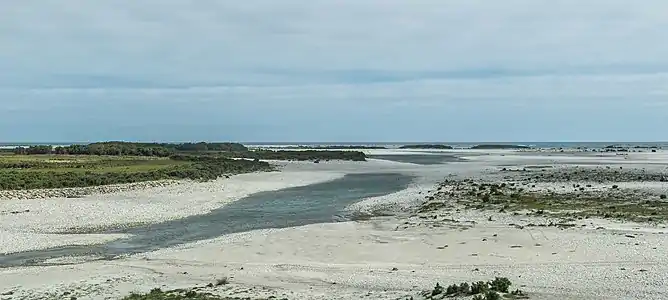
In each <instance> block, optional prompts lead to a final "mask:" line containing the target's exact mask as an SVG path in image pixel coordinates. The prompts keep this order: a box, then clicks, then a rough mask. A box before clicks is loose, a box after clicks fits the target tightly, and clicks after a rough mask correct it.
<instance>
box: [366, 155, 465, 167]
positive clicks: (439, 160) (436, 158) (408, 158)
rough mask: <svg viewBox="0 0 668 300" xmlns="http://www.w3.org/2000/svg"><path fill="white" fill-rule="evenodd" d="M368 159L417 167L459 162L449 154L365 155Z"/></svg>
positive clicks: (459, 159) (458, 159)
mask: <svg viewBox="0 0 668 300" xmlns="http://www.w3.org/2000/svg"><path fill="white" fill-rule="evenodd" d="M367 156H368V157H369V158H375V159H383V160H390V161H396V162H402V163H413V164H418V165H438V164H444V163H448V162H453V161H461V160H462V159H461V158H458V157H457V156H454V155H450V154H428V155H424V154H402V155H389V154H388V155H367Z"/></svg>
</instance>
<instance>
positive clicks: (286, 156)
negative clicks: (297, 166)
mask: <svg viewBox="0 0 668 300" xmlns="http://www.w3.org/2000/svg"><path fill="white" fill-rule="evenodd" d="M234 156H235V157H239V158H252V159H271V160H314V161H315V160H352V161H366V155H365V154H364V153H363V152H359V151H330V150H327V151H323V150H255V151H247V152H237V153H234Z"/></svg>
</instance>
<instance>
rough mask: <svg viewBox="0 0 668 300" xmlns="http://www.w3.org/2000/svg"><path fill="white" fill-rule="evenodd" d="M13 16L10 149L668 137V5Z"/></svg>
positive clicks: (4, 101) (377, 5)
mask: <svg viewBox="0 0 668 300" xmlns="http://www.w3.org/2000/svg"><path fill="white" fill-rule="evenodd" d="M0 6H1V7H0V142H32V141H50V142H73V141H77V142H84V141H102V140H126V141H240V142H252V141H254V142H336V141H339V142H344V141H345V142H367V141H375V142H394V141H412V142H429V141H438V142H448V141H451V142H454V141H457V142H476V141H487V142H491V141H497V142H504V141H667V140H668V130H666V128H668V43H666V42H665V41H666V37H668V1H665V0H644V1H632V0H624V1H622V0H588V1H581V0H577V1H576V0H560V1H553V0H504V1H489V0H484V1H483V0H457V1H455V0H411V1H408V0H402V1H399V0H308V1H307V0H281V1H276V0H243V1H241V0H198V1H190V0H142V1H136V0H96V1H90V0H68V1H61V0H22V1H8V2H6V3H4V4H2V5H0Z"/></svg>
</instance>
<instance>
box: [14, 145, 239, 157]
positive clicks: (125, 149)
mask: <svg viewBox="0 0 668 300" xmlns="http://www.w3.org/2000/svg"><path fill="white" fill-rule="evenodd" d="M245 151H248V148H246V146H244V145H242V144H237V143H204V142H201V143H183V144H167V143H129V142H100V143H92V144H88V145H70V146H65V147H55V148H54V147H51V146H48V145H38V146H30V147H28V148H23V147H17V148H15V149H14V153H15V154H24V155H31V154H74V155H115V156H123V155H129V156H158V157H168V156H170V155H173V154H176V153H193V152H198V153H202V152H245Z"/></svg>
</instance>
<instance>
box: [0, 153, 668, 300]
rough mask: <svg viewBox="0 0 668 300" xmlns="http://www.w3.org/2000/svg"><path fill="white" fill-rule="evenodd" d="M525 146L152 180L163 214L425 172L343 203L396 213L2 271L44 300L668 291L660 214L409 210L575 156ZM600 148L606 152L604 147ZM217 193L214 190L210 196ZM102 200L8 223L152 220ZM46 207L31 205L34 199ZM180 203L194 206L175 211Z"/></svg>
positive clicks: (21, 294) (4, 283)
mask: <svg viewBox="0 0 668 300" xmlns="http://www.w3.org/2000/svg"><path fill="white" fill-rule="evenodd" d="M527 156H529V157H528V158H526V159H523V158H522V155H518V154H515V152H510V151H507V152H503V153H501V154H499V153H498V152H497V151H495V152H494V153H488V154H487V155H485V159H480V160H472V161H470V162H467V163H451V164H447V165H437V166H416V165H413V164H403V163H390V162H384V161H371V162H369V163H368V164H365V163H339V162H331V163H321V164H312V163H298V164H287V165H286V166H285V168H284V173H279V174H249V175H247V177H238V178H237V179H235V180H238V182H239V187H238V188H237V189H236V191H237V192H235V193H232V192H229V194H224V193H223V192H220V191H217V190H216V189H215V188H213V187H217V186H218V184H220V185H222V184H223V182H225V181H224V180H221V181H220V182H216V183H211V186H212V188H211V189H207V188H202V189H201V190H200V189H195V188H193V191H189V192H188V193H190V194H188V195H189V196H188V197H185V196H183V195H181V196H176V194H175V193H174V191H169V190H165V191H152V192H151V193H150V194H151V195H152V194H154V193H164V195H165V196H167V195H171V196H170V197H172V198H170V200H160V201H163V202H161V203H163V204H164V203H165V202H168V201H173V202H174V203H175V205H177V206H178V205H182V206H180V208H179V209H172V208H162V209H164V211H162V212H161V213H160V217H156V219H165V218H175V217H179V216H181V214H189V213H197V211H199V210H198V209H192V210H189V208H188V207H187V206H188V204H189V203H192V202H190V201H196V203H197V206H199V205H201V206H202V207H204V208H203V209H202V210H205V209H206V208H207V207H209V206H207V205H210V207H217V206H220V205H221V203H225V201H227V200H221V199H223V198H224V199H228V198H226V197H231V196H229V195H237V196H240V195H242V194H244V193H249V192H250V191H252V190H261V189H275V188H280V186H282V185H281V184H278V183H271V184H270V182H272V181H273V180H276V179H277V178H285V179H284V181H283V183H282V184H283V185H286V184H287V182H290V183H291V184H306V182H309V180H313V181H314V182H316V181H319V180H325V179H328V178H336V176H341V175H342V174H344V173H350V172H365V171H371V170H376V171H380V172H390V171H394V172H400V173H405V174H412V175H415V176H421V177H420V178H418V180H416V182H415V184H413V185H412V186H410V187H409V188H408V189H406V190H404V191H400V192H397V193H394V194H391V195H387V196H383V197H377V198H370V199H363V200H362V201H361V202H359V203H357V204H354V205H351V206H350V207H348V209H350V210H354V211H376V210H383V211H391V212H394V213H395V216H387V217H377V218H373V219H370V220H362V221H356V222H342V223H334V224H313V225H307V226H301V227H295V228H285V229H269V230H256V231H251V232H244V233H237V234H231V235H226V236H222V237H219V238H216V239H212V240H206V241H199V242H195V243H191V244H187V245H182V246H179V247H175V248H170V249H162V250H159V251H155V252H150V253H144V254H139V255H134V256H131V257H127V258H123V259H119V260H114V261H93V262H85V263H77V262H76V261H74V262H73V264H71V265H65V266H50V267H22V268H7V269H0V277H1V278H2V280H1V281H0V294H2V293H5V292H12V293H13V295H12V297H14V298H13V299H41V298H40V297H43V296H44V295H52V296H53V297H51V298H48V297H45V298H44V299H61V298H62V295H64V294H65V293H71V294H68V296H70V295H72V296H76V297H77V298H78V299H119V298H121V297H122V296H124V295H127V294H128V293H130V292H135V291H136V292H146V291H148V290H150V289H152V288H155V287H161V288H163V289H173V288H190V287H193V286H204V285H206V284H208V283H213V282H215V281H216V280H217V279H219V278H223V277H227V278H228V279H229V282H230V283H229V284H227V285H223V286H220V287H214V288H211V289H205V291H211V292H214V293H216V294H222V295H231V296H239V297H246V296H248V297H254V298H256V297H267V296H276V297H279V298H282V297H287V298H288V299H323V300H324V299H409V297H411V296H412V297H414V299H421V298H420V296H419V292H420V291H422V290H429V289H432V288H433V286H434V285H435V284H436V282H440V283H441V284H443V285H448V284H452V283H459V282H462V281H469V282H470V281H473V280H490V279H493V278H494V277H496V276H503V277H508V278H509V279H510V280H511V281H512V282H513V284H514V285H513V288H520V289H522V290H524V291H526V292H528V293H529V295H530V296H531V299H548V300H551V299H555V300H556V299H668V290H666V289H665V286H667V285H668V277H666V276H665V275H666V274H668V257H666V256H665V254H664V250H665V249H666V248H667V247H668V229H666V225H665V224H657V225H648V224H636V223H629V222H618V221H609V220H596V219H588V220H582V221H580V222H579V223H577V226H576V227H573V228H566V229H563V228H557V227H528V226H526V225H527V224H529V223H538V222H541V220H542V219H539V218H538V217H533V216H524V215H519V216H513V215H510V214H500V213H496V212H485V211H453V210H451V211H438V212H433V213H428V214H421V215H414V214H411V213H408V211H410V209H411V208H412V207H415V205H416V204H419V203H421V202H423V201H424V198H425V197H428V192H429V191H430V190H433V189H434V185H433V183H434V182H435V181H436V179H438V178H440V179H443V178H445V177H447V176H449V175H450V174H452V175H453V176H464V175H465V176H470V175H472V174H475V173H476V172H477V173H484V172H487V171H489V170H492V169H497V166H501V165H507V164H513V165H517V166H524V165H530V164H539V163H540V164H561V163H562V162H565V161H567V162H570V160H571V158H566V159H562V160H559V158H558V157H557V158H556V162H555V157H541V156H537V155H535V153H528V154H527ZM508 157H512V159H509V158H508ZM587 159H596V158H595V157H593V158H591V157H590V158H587ZM600 159H601V160H602V162H601V163H603V164H606V163H609V162H608V161H607V160H608V159H610V158H609V157H602V158H600ZM622 159H623V158H622ZM613 160H614V161H615V162H616V161H618V159H617V158H614V159H613ZM632 160H633V161H635V162H634V163H638V164H641V163H643V162H642V160H649V163H650V164H664V165H668V161H667V160H666V159H665V157H664V156H658V157H655V158H652V157H649V156H643V157H638V158H637V159H636V158H633V159H632ZM283 176H285V177H283ZM289 178H292V179H289ZM297 178H299V180H298V179H297ZM316 178H317V180H316ZM233 179H234V178H233ZM231 180H232V179H231ZM639 184H640V185H641V187H642V186H645V185H646V186H648V187H651V189H653V190H656V189H661V188H663V186H662V185H659V186H652V185H651V184H645V185H644V184H643V183H639ZM654 185H656V184H654ZM227 186H228V187H227V190H228V191H230V190H235V189H233V188H231V187H230V184H229V182H228V183H227ZM232 186H234V185H232ZM241 186H245V187H241ZM251 186H253V187H251ZM151 195H148V194H138V195H137V196H136V197H135V198H133V201H134V202H140V203H143V202H146V203H148V204H147V205H150V204H151V203H152V201H159V200H157V199H162V197H152V196H151ZM192 195H195V197H193V196H192ZM197 195H199V196H197ZM212 195H218V196H217V197H218V198H216V200H211V199H209V200H206V198H207V197H212ZM237 198H238V197H237ZM105 199H106V201H109V200H111V201H112V202H117V203H120V204H115V205H116V206H113V207H117V208H119V209H118V214H119V215H120V216H115V217H113V218H112V220H110V221H108V222H107V221H94V220H90V219H85V216H82V215H81V217H82V218H84V219H83V220H81V219H76V220H74V221H63V220H61V219H62V217H58V215H59V214H67V213H68V210H67V209H60V210H57V211H56V212H54V216H49V214H43V217H45V218H46V220H45V221H41V220H40V218H37V217H35V218H33V219H31V220H27V221H23V223H22V226H14V225H12V222H10V221H5V220H4V217H5V216H3V219H2V220H0V226H1V227H0V228H2V229H3V230H10V231H11V230H19V229H20V228H21V227H25V228H31V229H32V230H35V231H37V232H40V230H45V231H43V232H48V231H49V230H52V229H53V228H67V227H68V226H74V227H85V226H89V222H94V223H95V222H96V223H95V224H97V225H105V224H115V223H117V222H128V221H132V222H134V221H135V220H137V219H139V220H142V221H145V222H150V221H154V220H156V219H152V217H150V216H144V215H145V212H144V213H142V212H141V211H142V210H145V209H148V208H147V207H143V206H139V208H135V209H136V210H140V211H137V212H135V211H131V210H126V209H123V208H127V207H129V205H127V204H123V203H125V202H123V201H122V200H121V197H120V196H118V198H114V197H112V196H110V198H108V199H107V198H105ZM198 199H199V200H198ZM229 199H236V198H234V197H231V198H229ZM99 200H101V199H100V198H91V199H87V201H90V202H92V203H93V204H94V205H103V204H101V203H100V202H104V201H99ZM50 201H56V203H61V204H53V207H52V208H55V209H58V207H60V205H65V204H62V203H67V202H66V201H67V200H65V199H54V200H50ZM87 201H84V202H83V203H87ZM229 201H231V200H229ZM169 203H170V204H171V202H169ZM93 204H77V205H93ZM3 205H4V204H3ZM67 205H75V204H67ZM130 206H131V205H130ZM163 206H164V205H163ZM191 206H194V205H191ZM66 207H67V206H66ZM96 207H97V206H89V207H86V206H82V207H80V209H83V208H85V209H95V208H96ZM134 207H137V206H134ZM39 208H40V207H39V206H37V207H31V211H32V209H36V210H37V209H39ZM3 209H5V208H3ZM180 209H184V210H186V211H187V212H179V211H178V210H180ZM209 209H210V208H209ZM401 212H403V213H401ZM69 213H72V212H69ZM490 217H491V219H490ZM112 221H113V222H112ZM542 221H545V220H542ZM522 225H524V226H522ZM67 242H68V243H70V242H72V241H67ZM59 297H60V298H59ZM0 299H5V298H2V297H0Z"/></svg>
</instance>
